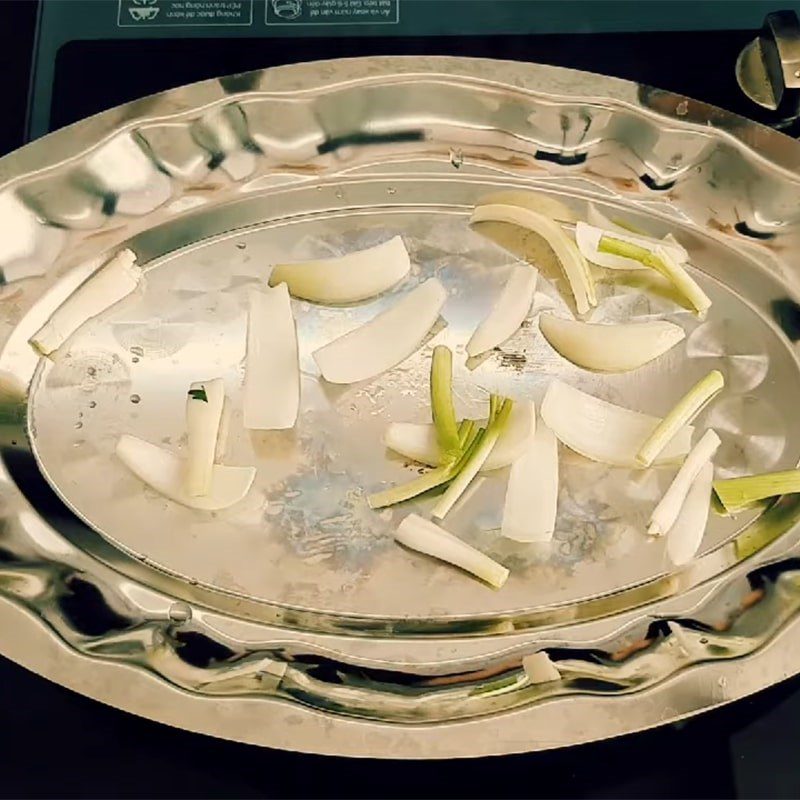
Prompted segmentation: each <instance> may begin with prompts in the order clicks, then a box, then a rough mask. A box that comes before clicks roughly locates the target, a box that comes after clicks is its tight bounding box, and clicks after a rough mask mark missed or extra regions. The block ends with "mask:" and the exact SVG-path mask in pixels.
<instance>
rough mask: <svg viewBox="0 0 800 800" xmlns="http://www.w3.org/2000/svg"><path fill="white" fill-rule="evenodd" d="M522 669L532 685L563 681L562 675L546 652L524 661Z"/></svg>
mask: <svg viewBox="0 0 800 800" xmlns="http://www.w3.org/2000/svg"><path fill="white" fill-rule="evenodd" d="M522 669H524V670H525V674H526V675H527V676H528V680H529V681H530V682H531V683H552V682H553V681H560V680H561V673H560V672H559V671H558V668H557V667H556V665H555V664H554V663H553V662H552V661H551V659H550V656H548V655H547V653H545V651H544V650H540V651H539V652H538V653H532V654H531V655H529V656H525V658H523V659H522Z"/></svg>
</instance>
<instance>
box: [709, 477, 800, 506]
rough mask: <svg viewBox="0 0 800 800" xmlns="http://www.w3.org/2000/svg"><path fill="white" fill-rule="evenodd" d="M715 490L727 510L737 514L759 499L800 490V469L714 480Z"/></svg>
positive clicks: (794, 492)
mask: <svg viewBox="0 0 800 800" xmlns="http://www.w3.org/2000/svg"><path fill="white" fill-rule="evenodd" d="M714 492H715V494H716V495H717V497H718V498H719V501H720V503H722V505H723V506H724V508H725V510H726V511H727V512H728V513H729V514H735V513H737V512H738V511H743V510H744V509H746V508H748V507H750V506H752V505H753V504H754V503H757V502H758V501H759V500H766V499H767V498H769V497H778V496H780V495H782V494H796V493H797V492H800V469H787V470H783V471H781V472H765V473H762V474H761V475H746V476H744V477H742V478H725V479H724V480H718V481H714Z"/></svg>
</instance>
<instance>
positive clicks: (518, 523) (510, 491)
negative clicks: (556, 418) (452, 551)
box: [501, 424, 558, 542]
mask: <svg viewBox="0 0 800 800" xmlns="http://www.w3.org/2000/svg"><path fill="white" fill-rule="evenodd" d="M557 503H558V441H557V440H556V437H555V435H554V434H553V432H552V431H551V430H550V428H548V427H547V426H546V425H542V424H540V425H538V426H537V428H536V433H534V435H533V436H531V438H530V439H529V440H528V446H527V448H526V449H525V452H524V453H523V454H522V455H521V456H520V457H519V458H518V459H517V460H516V461H515V462H514V464H513V465H512V467H511V474H510V475H509V477H508V488H507V489H506V501H505V506H504V507H503V522H502V526H501V532H502V534H503V536H506V537H507V538H509V539H514V540H515V541H517V542H549V541H550V540H551V539H552V538H553V531H554V530H555V526H556V510H557Z"/></svg>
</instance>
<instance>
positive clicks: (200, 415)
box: [186, 378, 225, 497]
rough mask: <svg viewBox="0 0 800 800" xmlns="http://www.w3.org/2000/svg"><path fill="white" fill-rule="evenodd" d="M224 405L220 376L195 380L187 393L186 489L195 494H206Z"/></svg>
mask: <svg viewBox="0 0 800 800" xmlns="http://www.w3.org/2000/svg"><path fill="white" fill-rule="evenodd" d="M224 405H225V384H224V382H223V380H222V378H214V379H213V380H210V381H197V382H195V383H193V384H192V385H191V386H190V387H189V392H188V394H187V396H186V438H187V442H186V447H187V450H188V456H187V459H186V491H187V493H188V494H190V495H192V496H194V497H196V496H198V495H203V494H207V493H208V490H209V487H210V486H211V473H212V468H213V466H214V456H215V454H216V450H217V437H218V436H219V431H220V423H221V421H222V409H223V407H224Z"/></svg>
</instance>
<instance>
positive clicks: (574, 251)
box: [470, 203, 597, 314]
mask: <svg viewBox="0 0 800 800" xmlns="http://www.w3.org/2000/svg"><path fill="white" fill-rule="evenodd" d="M476 222H507V223H510V224H511V225H519V226H520V227H522V228H525V229H526V230H528V231H531V233H534V234H536V235H537V236H539V237H540V238H541V239H543V240H544V241H545V242H546V243H547V245H548V246H549V247H550V249H551V250H552V251H553V254H554V255H555V257H556V260H557V261H558V263H559V264H560V265H561V268H562V269H563V271H564V275H565V276H566V278H567V282H568V283H569V286H570V290H571V291H572V295H573V297H574V298H575V307H576V308H577V310H578V313H579V314H585V313H586V312H587V311H588V310H589V308H590V307H591V306H595V305H597V297H596V295H595V287H594V279H593V278H592V274H591V272H590V271H589V265H588V264H587V263H586V260H585V259H584V257H583V256H582V255H581V253H580V251H579V250H578V248H577V246H576V245H575V243H574V242H573V241H572V240H571V239H570V238H569V237H568V236H567V234H566V233H564V231H563V230H562V229H561V226H560V225H559V224H558V223H557V222H554V221H553V220H552V219H550V218H549V217H546V216H544V215H543V214H539V213H537V212H536V211H531V210H530V209H529V208H524V207H522V206H513V205H503V204H500V203H496V204H491V205H479V206H476V207H475V210H474V211H473V212H472V217H471V218H470V224H473V223H476Z"/></svg>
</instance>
